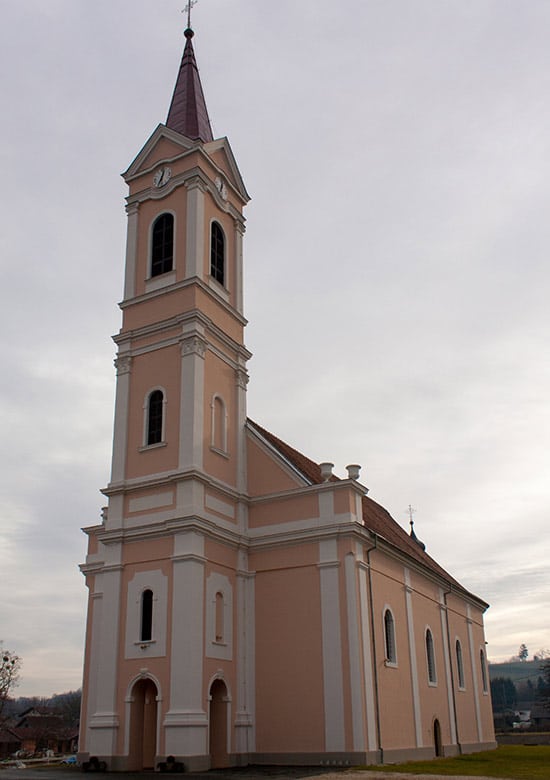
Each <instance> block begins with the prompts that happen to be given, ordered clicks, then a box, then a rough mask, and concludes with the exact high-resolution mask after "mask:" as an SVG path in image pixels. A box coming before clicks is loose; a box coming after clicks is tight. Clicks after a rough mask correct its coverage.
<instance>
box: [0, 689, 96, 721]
mask: <svg viewBox="0 0 550 780" xmlns="http://www.w3.org/2000/svg"><path fill="white" fill-rule="evenodd" d="M81 698H82V691H81V690H77V691H67V692H66V693H54V694H53V696H50V697H46V696H18V697H17V698H16V699H8V700H6V701H5V703H4V711H3V717H4V718H5V719H8V718H15V717H17V716H18V715H20V714H21V713H22V712H25V710H28V709H30V708H31V707H35V708H37V709H40V710H51V711H53V712H55V713H57V714H58V715H61V716H62V717H63V720H64V721H66V722H67V723H74V722H75V721H78V719H79V718H80V701H81Z"/></svg>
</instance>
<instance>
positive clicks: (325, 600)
mask: <svg viewBox="0 0 550 780" xmlns="http://www.w3.org/2000/svg"><path fill="white" fill-rule="evenodd" d="M339 568H340V562H339V561H338V545H337V541H336V539H328V540H326V541H322V542H319V576H320V580H321V621H322V633H323V692H324V705H325V750H326V751H330V752H340V751H343V750H345V747H346V743H345V731H344V687H343V686H344V680H343V673H342V637H341V628H340V597H339V593H340V589H339V583H338V573H339Z"/></svg>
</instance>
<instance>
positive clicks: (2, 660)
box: [0, 643, 21, 718]
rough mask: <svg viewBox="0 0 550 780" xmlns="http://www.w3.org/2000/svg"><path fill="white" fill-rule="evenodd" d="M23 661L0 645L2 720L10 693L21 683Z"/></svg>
mask: <svg viewBox="0 0 550 780" xmlns="http://www.w3.org/2000/svg"><path fill="white" fill-rule="evenodd" d="M20 669H21V659H20V658H19V656H18V655H17V654H16V653H14V652H13V651H12V650H4V648H3V647H2V643H0V718H1V717H2V712H3V710H4V705H5V703H6V701H7V700H8V699H9V698H10V693H11V691H12V690H13V688H15V686H16V685H17V683H18V681H19V670H20Z"/></svg>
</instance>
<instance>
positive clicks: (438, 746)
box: [434, 718, 443, 756]
mask: <svg viewBox="0 0 550 780" xmlns="http://www.w3.org/2000/svg"><path fill="white" fill-rule="evenodd" d="M434 747H435V755H436V756H442V755H443V745H442V743H441V726H440V725H439V721H438V719H437V718H436V719H435V720H434Z"/></svg>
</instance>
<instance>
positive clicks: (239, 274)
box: [235, 220, 245, 314]
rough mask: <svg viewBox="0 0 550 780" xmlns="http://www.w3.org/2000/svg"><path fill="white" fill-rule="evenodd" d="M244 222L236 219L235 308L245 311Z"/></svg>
mask: <svg viewBox="0 0 550 780" xmlns="http://www.w3.org/2000/svg"><path fill="white" fill-rule="evenodd" d="M244 230H245V228H244V224H243V223H242V222H241V221H240V220H235V308H236V309H237V311H238V312H239V314H243V313H244V295H243V234H244Z"/></svg>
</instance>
